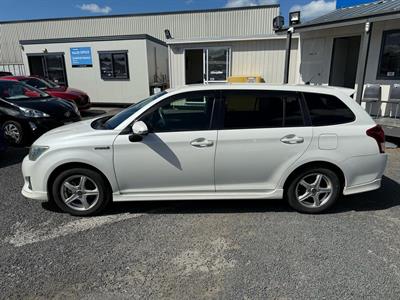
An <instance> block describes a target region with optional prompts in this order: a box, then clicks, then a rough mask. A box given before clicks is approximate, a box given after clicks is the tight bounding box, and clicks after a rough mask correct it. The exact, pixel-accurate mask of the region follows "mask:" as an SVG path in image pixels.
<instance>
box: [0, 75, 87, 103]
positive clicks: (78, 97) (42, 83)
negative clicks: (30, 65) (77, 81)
mask: <svg viewBox="0 0 400 300" xmlns="http://www.w3.org/2000/svg"><path fill="white" fill-rule="evenodd" d="M1 79H5V80H16V81H22V82H24V83H26V84H29V85H30V86H33V87H35V88H37V89H40V90H42V91H45V92H46V93H47V94H49V95H50V96H53V97H58V98H61V99H65V100H68V101H73V102H75V104H76V105H77V106H78V108H79V110H86V109H89V108H90V106H91V104H90V98H89V96H88V95H87V94H86V93H85V92H82V91H80V90H77V89H73V88H70V87H66V86H61V85H58V84H56V83H54V82H52V81H50V80H47V79H44V78H39V77H33V76H30V77H28V76H3V77H1Z"/></svg>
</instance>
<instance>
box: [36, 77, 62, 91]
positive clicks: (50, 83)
mask: <svg viewBox="0 0 400 300" xmlns="http://www.w3.org/2000/svg"><path fill="white" fill-rule="evenodd" d="M40 80H42V81H44V82H46V83H47V85H48V86H49V88H52V89H58V88H60V87H61V86H60V85H59V84H57V83H55V82H53V81H51V80H49V79H42V78H41V79H40Z"/></svg>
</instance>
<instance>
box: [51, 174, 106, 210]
mask: <svg viewBox="0 0 400 300" xmlns="http://www.w3.org/2000/svg"><path fill="white" fill-rule="evenodd" d="M52 196H53V199H54V202H55V203H56V205H57V206H58V207H59V208H60V209H61V210H62V211H64V212H67V213H69V214H71V215H75V216H89V215H96V214H99V213H100V212H101V211H102V210H103V209H104V208H105V207H106V206H107V205H108V203H109V202H110V201H111V190H110V188H109V186H108V183H107V181H106V180H105V179H104V177H103V176H102V175H101V174H99V173H98V172H96V171H93V170H90V169H84V168H75V169H70V170H66V171H63V172H61V173H60V174H59V175H58V176H57V177H56V179H55V180H54V184H53V186H52Z"/></svg>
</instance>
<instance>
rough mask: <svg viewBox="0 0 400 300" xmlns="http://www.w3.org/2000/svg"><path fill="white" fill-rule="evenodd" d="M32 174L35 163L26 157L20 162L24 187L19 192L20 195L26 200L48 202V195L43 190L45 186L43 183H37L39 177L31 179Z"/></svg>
mask: <svg viewBox="0 0 400 300" xmlns="http://www.w3.org/2000/svg"><path fill="white" fill-rule="evenodd" d="M36 173H38V172H36ZM39 173H40V172H39ZM34 174H35V162H33V161H31V160H29V157H28V155H27V156H25V158H24V160H23V162H22V175H23V177H24V186H23V187H22V191H21V193H22V195H23V196H24V197H26V198H29V199H34V200H48V195H47V191H46V188H45V186H46V185H45V184H44V183H43V182H38V180H39V179H40V178H39V176H34V177H33V175H34ZM36 175H37V174H36Z"/></svg>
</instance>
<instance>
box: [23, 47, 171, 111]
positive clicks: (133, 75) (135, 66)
mask: <svg viewBox="0 0 400 300" xmlns="http://www.w3.org/2000/svg"><path fill="white" fill-rule="evenodd" d="M71 47H91V49H92V60H93V67H89V68H72V66H71V58H70V48H71ZM163 47H164V46H163ZM24 49H25V50H24V51H23V52H22V53H23V61H24V65H25V66H26V69H27V70H29V67H28V59H27V54H29V53H43V50H44V49H47V51H48V52H49V53H50V52H64V55H65V65H66V72H67V78H68V85H69V86H70V87H73V88H77V89H81V90H83V91H85V92H87V93H88V94H89V96H90V98H91V100H92V101H93V102H108V103H110V102H115V103H134V102H136V101H138V100H140V99H143V98H145V97H148V96H149V75H148V60H147V43H146V40H123V41H98V42H79V43H51V44H41V45H24ZM164 49H165V50H164V57H165V59H166V57H167V50H166V47H164ZM109 50H111V51H112V50H115V51H119V50H127V51H128V63H129V75H130V76H129V77H130V78H129V80H103V79H102V78H101V76H100V65H99V55H98V51H109ZM160 55H162V52H161V51H160ZM160 61H162V59H160ZM161 66H162V65H160V66H159V68H161ZM165 68H166V66H165ZM163 72H164V71H163Z"/></svg>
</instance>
